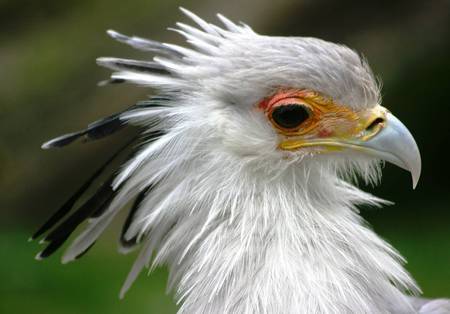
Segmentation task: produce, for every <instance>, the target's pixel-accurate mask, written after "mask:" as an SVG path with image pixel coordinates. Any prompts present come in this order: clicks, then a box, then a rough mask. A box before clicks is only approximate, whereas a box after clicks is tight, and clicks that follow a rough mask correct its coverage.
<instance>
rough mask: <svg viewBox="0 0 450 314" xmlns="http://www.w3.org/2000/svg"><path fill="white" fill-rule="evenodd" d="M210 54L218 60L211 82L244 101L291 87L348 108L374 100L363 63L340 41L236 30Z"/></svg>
mask: <svg viewBox="0 0 450 314" xmlns="http://www.w3.org/2000/svg"><path fill="white" fill-rule="evenodd" d="M216 58H217V60H216V62H222V63H223V65H222V67H221V68H222V70H221V73H220V76H219V77H218V78H217V80H215V83H218V85H216V86H223V87H224V88H225V89H229V90H230V91H231V90H232V91H233V93H232V94H233V95H234V97H241V98H245V100H251V101H254V100H256V99H257V98H260V97H263V96H265V94H268V93H271V92H273V90H274V89H278V88H296V89H308V90H313V91H316V92H318V93H320V94H322V95H324V96H326V97H329V98H331V99H333V100H334V101H335V102H336V103H340V104H342V105H346V106H349V107H351V108H353V109H362V108H367V107H371V106H375V105H376V104H378V103H379V102H380V92H379V86H378V83H377V81H376V79H375V78H374V75H373V74H372V71H371V70H370V68H369V66H368V65H367V63H366V62H365V61H364V59H362V58H361V57H360V56H359V55H358V54H357V53H356V52H354V51H353V50H351V49H350V48H348V47H346V46H343V45H337V44H334V43H330V42H326V41H323V40H320V39H316V38H303V37H270V36H260V35H257V34H254V33H253V34H244V35H242V34H239V35H235V36H232V37H230V38H229V40H226V41H224V42H223V45H222V47H221V49H220V53H219V54H218V55H216ZM236 91H238V92H236ZM245 100H244V101H245ZM251 101H250V102H251Z"/></svg>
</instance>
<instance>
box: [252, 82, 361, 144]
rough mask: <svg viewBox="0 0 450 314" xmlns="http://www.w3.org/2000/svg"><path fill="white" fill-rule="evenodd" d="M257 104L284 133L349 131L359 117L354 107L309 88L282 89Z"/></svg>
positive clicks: (295, 134) (290, 134) (334, 133)
mask: <svg viewBox="0 0 450 314" xmlns="http://www.w3.org/2000/svg"><path fill="white" fill-rule="evenodd" d="M258 108H259V109H261V110H263V111H264V113H265V115H266V117H267V118H268V120H269V121H270V122H271V124H272V125H273V126H274V128H275V129H277V131H278V133H280V134H282V135H285V136H300V135H311V136H315V137H329V136H332V135H336V134H348V133H349V132H350V131H351V129H354V128H355V127H356V125H357V124H358V123H357V121H358V119H359V116H358V114H357V113H356V112H354V111H352V110H351V109H349V108H346V107H344V106H341V105H337V104H335V103H334V102H333V101H332V100H331V99H328V98H325V97H322V96H320V95H319V94H318V93H316V92H313V91H309V90H295V89H293V90H292V89H289V90H280V91H278V92H276V93H275V94H273V95H271V96H269V97H267V98H265V99H263V100H262V101H261V102H259V103H258Z"/></svg>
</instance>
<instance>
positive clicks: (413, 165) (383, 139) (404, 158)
mask: <svg viewBox="0 0 450 314" xmlns="http://www.w3.org/2000/svg"><path fill="white" fill-rule="evenodd" d="M360 145H361V146H362V147H364V148H368V149H367V150H365V152H366V153H368V154H369V155H372V156H374V157H377V158H380V159H383V160H385V161H387V162H390V163H392V164H394V165H396V166H398V167H400V168H403V169H405V170H407V171H409V172H410V173H411V176H412V182H413V188H414V189H415V188H416V186H417V183H418V181H419V178H420V172H421V169H422V161H421V158H420V152H419V148H418V147H417V144H416V141H415V140H414V138H413V136H412V135H411V133H410V132H409V130H408V129H407V128H406V126H405V125H404V124H403V123H402V122H401V121H400V120H399V119H397V118H396V117H395V116H394V115H393V114H391V113H387V114H386V122H385V126H384V127H383V129H382V130H381V131H380V132H379V133H378V134H377V135H375V136H374V137H373V138H371V139H370V140H368V141H366V142H365V143H364V144H360Z"/></svg>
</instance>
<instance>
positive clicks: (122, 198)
mask: <svg viewBox="0 0 450 314" xmlns="http://www.w3.org/2000/svg"><path fill="white" fill-rule="evenodd" d="M182 11H183V12H184V13H185V14H186V15H187V16H188V17H190V18H191V19H192V20H193V21H194V22H195V23H196V24H197V25H198V27H199V28H195V27H192V26H189V25H186V24H182V23H177V26H178V28H177V29H174V30H175V31H176V32H178V33H180V34H181V35H182V36H184V37H185V38H186V40H187V42H188V43H189V44H190V45H191V47H190V48H185V47H181V46H176V45H171V44H161V43H158V42H154V41H150V40H146V39H142V38H138V37H127V36H124V35H121V34H119V33H116V32H114V31H109V32H108V33H109V35H110V36H112V37H113V38H115V39H117V40H119V41H121V42H124V43H127V44H129V45H131V46H133V47H135V48H138V49H141V50H145V51H151V52H153V53H155V54H156V55H157V56H156V57H154V59H153V61H135V60H126V59H116V58H99V59H98V63H99V64H100V65H102V66H106V67H109V68H112V69H114V70H116V71H117V72H115V73H113V74H112V79H111V82H112V83H115V82H122V81H126V82H132V83H137V84H139V85H144V86H149V87H152V88H156V89H158V90H159V96H155V97H153V98H151V99H150V100H149V101H147V102H144V103H140V104H138V105H135V106H133V107H131V108H129V109H128V110H126V111H124V112H122V113H120V114H117V115H113V116H111V117H108V118H106V119H104V120H100V121H97V122H96V123H94V124H92V125H90V126H89V127H88V129H86V130H84V131H81V132H77V133H71V134H69V135H66V136H62V137H59V138H57V139H55V140H52V141H50V142H48V143H46V144H44V147H45V148H49V147H55V146H63V145H65V144H67V143H69V142H72V141H73V140H75V139H76V138H78V137H80V136H85V137H87V138H88V139H96V138H99V137H103V136H104V135H107V134H110V133H112V132H113V131H116V130H117V129H119V128H120V127H122V126H123V124H133V125H137V126H139V127H141V128H142V129H143V130H144V131H143V136H142V138H143V144H141V146H140V148H139V150H138V152H137V153H136V154H135V155H134V156H133V157H132V158H130V159H129V160H128V161H127V162H126V163H125V164H124V165H123V166H122V167H121V169H120V171H119V172H118V174H117V176H116V177H111V179H110V180H108V181H106V183H105V184H104V185H103V186H102V187H101V189H100V190H99V191H100V192H99V193H97V196H94V197H93V198H92V199H93V200H92V199H91V203H89V204H88V205H82V206H81V207H80V208H81V210H80V209H79V210H78V212H80V211H81V212H82V214H78V216H77V214H73V215H72V216H69V218H68V219H66V220H65V221H63V222H62V223H61V225H62V226H63V227H61V225H60V226H58V227H56V228H55V229H54V230H53V231H51V232H50V234H49V235H48V236H47V237H46V238H45V239H44V240H46V241H48V242H49V246H48V247H47V248H46V249H45V250H44V251H43V252H42V253H41V255H39V257H46V256H48V255H50V254H52V253H53V251H54V250H56V249H57V248H58V247H59V246H60V245H61V244H62V243H63V242H64V241H65V240H66V239H67V238H68V236H69V235H70V233H71V232H72V231H73V230H74V229H75V228H76V227H77V226H78V224H79V223H81V222H82V221H83V220H84V219H89V224H88V226H87V228H86V229H85V230H84V231H83V233H82V234H81V235H79V236H78V237H77V238H76V239H75V240H74V242H73V243H72V244H71V245H70V247H69V248H68V249H67V251H66V252H65V254H64V256H63V261H64V262H69V261H72V260H74V259H75V258H77V257H78V256H79V255H80V254H82V253H84V252H85V251H86V250H87V249H89V248H90V246H91V245H92V244H93V243H94V242H95V240H96V239H97V238H98V236H99V235H100V234H101V233H102V232H103V231H104V229H105V228H106V227H107V226H108V225H109V224H110V222H111V221H112V220H113V219H114V217H116V216H117V214H118V213H119V212H120V211H121V210H122V209H123V208H126V205H127V204H128V203H129V202H131V201H133V199H135V198H136V197H138V202H136V203H135V206H134V207H133V210H132V212H131V214H130V215H129V221H128V223H127V224H126V227H125V228H124V232H123V238H122V248H121V250H122V251H123V252H128V251H130V250H131V249H133V248H135V247H136V246H137V245H139V244H140V253H139V256H138V257H137V259H136V262H135V264H134V265H133V268H132V270H131V272H130V274H129V276H128V278H127V280H126V282H125V284H124V287H123V289H122V291H121V296H123V295H124V293H125V292H126V291H127V290H128V288H129V287H130V286H131V284H132V282H133V281H134V279H135V278H136V276H137V275H138V274H139V273H140V271H141V270H142V268H144V267H150V268H151V269H152V268H154V267H156V266H159V265H163V264H166V265H168V266H169V269H170V278H169V287H170V288H171V289H173V291H175V298H176V300H177V302H178V304H179V305H180V309H179V313H415V312H419V308H420V307H421V306H422V305H423V303H424V302H426V301H421V300H419V299H413V298H410V297H407V296H406V295H407V294H418V293H420V290H419V288H418V287H417V285H416V284H415V282H414V281H413V279H412V278H411V277H410V275H409V274H408V273H407V272H406V271H405V270H404V268H403V267H402V265H401V264H402V263H403V259H402V258H401V256H400V255H399V254H398V253H397V252H396V251H395V250H394V249H393V248H392V247H391V246H390V245H389V244H387V243H386V242H385V241H383V240H382V239H380V238H379V237H378V236H377V235H376V234H375V233H374V232H373V231H372V230H371V229H370V228H368V227H367V226H366V224H365V222H364V221H363V220H362V218H361V217H360V216H359V215H358V209H357V206H358V205H361V204H369V205H373V206H380V205H382V204H386V203H387V202H386V201H384V200H381V199H379V198H377V197H375V196H373V195H370V194H368V193H365V192H363V191H361V190H359V189H358V188H357V187H355V185H354V184H353V183H351V182H354V179H355V178H358V177H359V178H362V179H363V180H364V181H365V182H369V183H370V182H372V183H375V182H377V181H378V180H379V179H380V175H381V172H380V159H379V158H378V157H379V156H375V155H373V154H372V155H370V154H369V155H368V154H366V153H362V152H361V151H358V150H347V149H345V150H342V151H341V150H336V152H328V153H324V152H323V148H322V147H321V146H312V147H304V148H302V149H296V150H284V149H280V138H284V135H283V133H282V132H281V133H280V132H277V130H274V127H273V125H271V123H269V122H268V121H267V118H266V116H265V115H264V114H263V113H262V112H261V110H258V108H257V107H255V104H258V103H259V102H260V101H261V100H262V99H265V98H267V97H268V96H269V95H271V94H273V93H274V92H276V91H277V90H279V89H280V88H281V89H285V88H291V89H298V90H312V91H315V92H317V93H319V94H320V95H323V96H325V97H326V98H327V99H332V100H333V102H334V103H336V104H339V105H340V106H342V107H343V108H346V109H345V110H351V111H352V112H356V113H361V112H365V111H367V110H372V109H373V108H375V107H376V106H378V105H379V104H380V101H381V99H380V91H379V84H377V81H376V80H375V79H374V76H373V74H372V72H371V70H370V69H369V67H368V65H367V63H366V62H365V61H364V60H363V59H361V57H360V56H358V54H356V53H355V52H354V51H352V50H351V49H349V48H347V47H345V46H342V45H336V44H333V43H329V42H325V41H322V40H319V39H315V38H295V37H290V38H284V37H269V36H261V35H258V34H256V33H255V32H253V31H252V30H251V29H250V27H248V26H247V25H245V24H239V25H237V24H234V23H233V22H231V21H229V20H228V19H226V18H225V17H223V16H221V15H218V17H219V19H220V20H221V21H222V22H223V24H224V27H225V28H220V27H218V26H215V25H213V24H209V23H207V22H205V21H203V20H202V19H200V18H199V17H197V16H195V15H194V14H193V13H191V12H189V11H186V10H184V9H182ZM383 114H384V113H383ZM383 117H385V116H383ZM387 117H389V116H387ZM333 119H335V117H334V116H333ZM385 132H387V131H385ZM408 134H409V133H408ZM411 138H412V137H411ZM146 139H147V140H146ZM307 139H308V140H309V139H310V138H309V137H307ZM377 145H378V144H377ZM414 145H415V144H414ZM414 149H415V150H414ZM414 149H413V150H412V151H409V152H413V153H414V154H416V155H415V156H414V158H416V159H415V161H414V162H415V164H414V165H415V166H414V167H415V168H414V169H411V171H412V172H413V176H416V178H415V179H417V178H418V177H417V176H418V173H420V156H419V159H418V161H417V156H418V155H417V154H418V151H417V148H414ZM389 158H391V157H389ZM389 158H384V159H387V160H388V161H391V162H394V163H397V164H399V163H400V162H399V161H397V162H396V161H395V160H390V159H389ZM402 161H405V160H403V159H402ZM408 162H409V161H408ZM411 163H412V161H411ZM417 165H419V166H417ZM401 166H403V167H406V166H407V165H406V161H405V165H401ZM417 167H419V170H417ZM102 170H103V169H102ZM414 171H416V173H414ZM417 171H418V172H417ZM100 172H101V171H100ZM113 178H114V179H113ZM88 185H89V184H88ZM111 187H112V189H111ZM85 190H86V189H84V190H83V189H81V192H84V191H85ZM79 194H80V193H79ZM81 194H82V193H81ZM98 195H100V196H98ZM75 200H76V198H75ZM74 202H75V201H72V202H68V203H69V205H70V206H69V205H67V206H65V207H64V206H63V207H64V208H67V207H73V205H74ZM88 202H89V201H88ZM66 204H67V203H66ZM83 208H84V209H83ZM67 212H68V210H66V209H65V210H63V213H61V214H60V215H57V214H56V217H55V216H54V219H53V220H52V219H51V221H50V222H49V223H47V224H46V226H44V228H43V229H41V230H40V231H38V232H37V234H36V235H35V237H38V236H39V235H41V234H42V233H43V232H45V231H46V230H48V229H50V228H51V227H53V226H54V225H55V224H56V222H57V221H58V220H59V219H61V218H62V216H63V214H67ZM71 217H75V218H71ZM67 221H68V222H67ZM55 230H56V231H55ZM130 243H131V245H130ZM125 244H126V245H125ZM49 247H50V249H49ZM439 302H442V304H441V303H440V304H439V305H438V306H437V308H438V310H442V312H432V311H430V312H427V313H447V312H445V309H446V308H447V309H448V308H449V304H448V303H446V302H445V301H439ZM428 307H430V305H429V304H428Z"/></svg>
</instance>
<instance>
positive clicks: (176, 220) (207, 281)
mask: <svg viewBox="0 0 450 314" xmlns="http://www.w3.org/2000/svg"><path fill="white" fill-rule="evenodd" d="M222 157H223V156H222ZM222 157H221V158H217V157H214V158H210V159H208V160H205V159H204V158H194V159H192V160H191V161H189V162H186V161H180V164H178V166H177V167H174V169H178V170H177V172H176V173H175V172H172V173H170V174H167V173H165V177H164V180H163V181H162V182H164V184H160V185H158V186H157V187H156V190H155V191H154V193H152V195H153V196H151V197H149V199H148V200H147V203H148V204H149V205H148V208H150V206H151V208H152V210H151V211H150V212H149V211H143V212H142V213H141V216H142V217H141V219H138V221H140V222H142V223H141V225H136V226H135V227H134V230H144V232H142V234H145V237H146V238H147V240H146V241H147V243H146V244H145V248H144V250H143V251H145V252H147V253H145V256H144V257H141V258H143V259H144V260H145V259H146V260H149V259H150V257H151V256H152V253H151V252H153V251H156V252H157V253H156V256H155V258H154V260H153V266H157V265H160V264H168V265H169V268H170V281H169V287H170V288H173V289H176V298H177V300H178V301H179V303H180V304H181V306H180V310H179V313H348V312H352V313H374V312H376V313H385V312H386V313H387V312H389V308H390V306H391V305H392V304H395V305H396V306H397V310H398V309H401V310H399V311H398V312H399V313H401V312H405V313H410V312H411V311H412V310H411V308H409V306H408V304H407V302H406V301H405V297H404V295H403V292H405V291H413V292H414V291H417V289H418V288H417V287H416V286H415V283H414V282H413V280H412V279H411V278H410V276H409V275H408V273H407V272H406V271H405V270H404V269H403V267H402V266H401V263H402V259H401V257H400V256H399V255H398V254H397V252H396V251H395V250H393V249H392V248H391V247H390V246H389V245H388V244H387V243H386V242H384V241H383V240H382V239H380V238H379V237H377V236H376V234H375V233H374V232H373V231H372V230H371V229H370V228H368V227H367V226H366V225H365V222H364V221H363V220H362V218H361V217H360V216H359V215H358V213H357V209H356V205H358V204H362V203H369V204H378V203H379V202H380V200H379V199H377V198H375V197H373V196H371V195H370V194H367V193H365V192H362V191H361V190H359V189H357V188H356V187H354V186H353V185H351V184H349V183H347V182H346V181H344V180H342V179H340V178H339V177H338V176H337V174H336V173H335V171H333V170H331V168H330V169H327V168H323V167H321V166H319V165H318V164H314V163H310V164H307V163H306V162H302V163H300V165H299V164H290V163H289V162H285V161H283V162H284V166H280V165H281V164H280V165H276V166H277V167H274V169H275V168H276V169H278V170H277V171H276V172H275V171H274V172H270V171H269V172H268V171H267V170H264V169H267V167H258V166H256V165H252V162H251V161H250V162H248V163H246V164H245V165H243V163H242V162H240V161H238V160H234V159H233V157H223V158H222ZM164 163H166V162H165V161H164V160H162V161H161V164H164ZM181 163H182V164H183V165H182V169H183V171H182V172H181V173H180V170H179V169H180V167H181ZM149 167H150V168H152V169H158V168H155V165H154V164H153V165H150V166H149ZM150 168H149V169H150ZM280 169H281V170H280ZM142 172H143V173H145V169H143V171H142ZM174 187H175V188H174ZM154 204H158V205H157V206H154ZM131 229H132V230H133V228H131ZM131 232H133V231H131ZM130 236H132V235H130ZM399 304H400V306H399Z"/></svg>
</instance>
